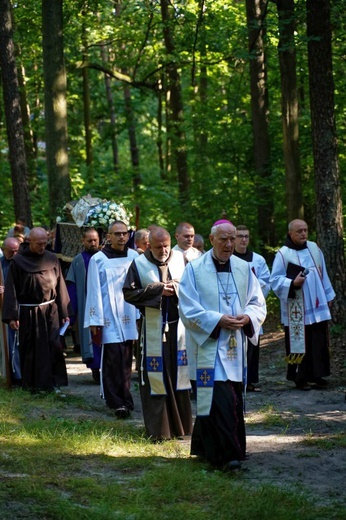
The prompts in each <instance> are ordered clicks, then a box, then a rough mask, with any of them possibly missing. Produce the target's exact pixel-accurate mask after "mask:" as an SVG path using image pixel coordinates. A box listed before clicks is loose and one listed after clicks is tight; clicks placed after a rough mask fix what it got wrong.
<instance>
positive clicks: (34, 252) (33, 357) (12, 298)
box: [2, 227, 71, 392]
mask: <svg viewBox="0 0 346 520" xmlns="http://www.w3.org/2000/svg"><path fill="white" fill-rule="evenodd" d="M47 240H48V237H47V232H46V230H45V229H43V228H40V227H36V228H33V229H32V230H31V231H30V234H29V238H28V244H24V245H23V246H22V247H21V249H20V251H19V253H18V254H17V255H16V256H15V257H14V258H13V261H12V262H11V265H10V269H9V272H8V275H7V278H6V283H5V293H4V303H3V310H2V320H3V321H4V322H5V323H8V324H9V326H10V327H11V328H12V329H13V330H15V331H17V332H18V336H19V352H20V365H21V371H22V386H23V388H24V389H29V390H31V391H41V390H44V391H48V392H49V391H53V390H54V389H56V388H57V387H58V386H59V385H67V373H66V366H65V360H64V356H63V352H62V350H61V345H60V336H59V331H60V327H61V326H62V325H63V324H64V323H65V322H67V321H69V317H68V316H69V314H71V312H70V300H69V296H68V292H67V289H66V285H65V281H64V279H63V276H62V273H61V267H60V263H59V260H58V258H57V256H56V255H55V254H54V253H51V252H50V251H47V250H46V245H47Z"/></svg>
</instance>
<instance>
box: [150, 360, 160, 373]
mask: <svg viewBox="0 0 346 520" xmlns="http://www.w3.org/2000/svg"><path fill="white" fill-rule="evenodd" d="M150 366H151V368H152V369H153V370H154V371H156V370H157V369H158V366H159V363H158V361H156V358H153V359H152V360H151V361H150Z"/></svg>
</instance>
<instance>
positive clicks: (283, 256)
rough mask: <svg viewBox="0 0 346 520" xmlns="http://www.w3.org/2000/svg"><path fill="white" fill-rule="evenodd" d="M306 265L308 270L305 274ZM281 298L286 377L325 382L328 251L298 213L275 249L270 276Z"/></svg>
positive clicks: (300, 383)
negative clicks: (311, 235)
mask: <svg viewBox="0 0 346 520" xmlns="http://www.w3.org/2000/svg"><path fill="white" fill-rule="evenodd" d="M304 269H305V270H306V272H305V274H302V273H303V271H304ZM270 283H271V287H272V289H273V291H274V293H275V294H276V296H277V297H278V298H279V299H280V305H281V322H282V323H283V325H284V326H285V344H286V354H287V357H286V361H287V362H288V367H287V379H288V380H289V381H294V382H295V384H296V386H297V388H298V389H299V390H310V389H311V388H312V387H311V386H310V385H309V384H308V383H314V388H323V387H325V386H326V385H327V381H326V380H325V379H323V378H324V377H325V376H328V375H329V374H330V360H329V337H328V320H330V319H331V314H330V311H329V307H330V305H331V304H332V301H333V299H334V297H335V292H334V290H333V287H332V285H331V283H330V280H329V277H328V273H327V269H326V265H325V261H324V256H323V253H322V251H321V250H320V248H319V247H318V246H317V244H316V243H315V242H310V241H308V225H307V223H306V222H305V221H304V220H300V219H295V220H292V222H290V223H289V225H288V235H287V238H286V241H285V245H284V246H283V247H282V248H281V249H280V250H279V251H278V252H277V254H276V256H275V259H274V262H273V268H272V273H271V277H270Z"/></svg>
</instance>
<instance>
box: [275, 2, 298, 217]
mask: <svg viewBox="0 0 346 520" xmlns="http://www.w3.org/2000/svg"><path fill="white" fill-rule="evenodd" d="M276 4H277V9H278V14H279V33H280V40H279V46H278V51H279V64H280V74H281V112H282V126H283V147H284V160H285V171H286V205H287V216H288V222H291V220H293V219H295V218H304V207H303V195H302V182H301V168H300V156H299V125H298V109H299V107H298V89H297V74H296V51H295V43H294V31H295V14H294V0H276Z"/></svg>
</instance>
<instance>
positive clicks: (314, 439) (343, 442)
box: [302, 432, 346, 450]
mask: <svg viewBox="0 0 346 520" xmlns="http://www.w3.org/2000/svg"><path fill="white" fill-rule="evenodd" d="M302 444H304V445H305V446H309V447H312V446H314V447H316V448H320V449H322V450H335V449H336V448H346V433H345V432H339V433H334V434H329V435H318V436H316V435H312V434H311V435H310V434H309V435H308V436H307V437H306V438H305V439H303V440H302Z"/></svg>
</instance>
